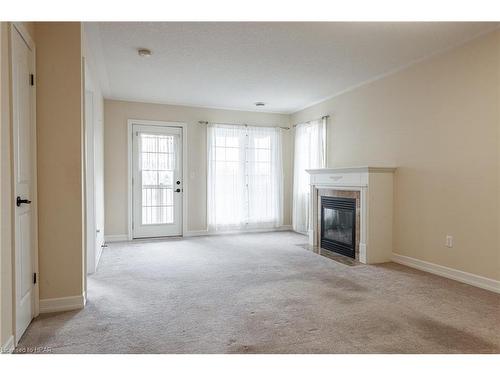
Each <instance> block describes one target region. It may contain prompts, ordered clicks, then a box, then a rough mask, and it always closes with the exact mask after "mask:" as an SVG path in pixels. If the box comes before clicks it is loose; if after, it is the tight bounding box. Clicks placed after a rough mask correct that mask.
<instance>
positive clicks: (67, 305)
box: [40, 294, 86, 314]
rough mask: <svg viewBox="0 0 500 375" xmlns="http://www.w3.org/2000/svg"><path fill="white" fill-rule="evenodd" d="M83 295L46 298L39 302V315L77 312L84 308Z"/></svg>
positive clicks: (84, 300) (84, 299)
mask: <svg viewBox="0 0 500 375" xmlns="http://www.w3.org/2000/svg"><path fill="white" fill-rule="evenodd" d="M85 303H86V298H85V294H82V295H80V296H71V297H62V298H47V299H41V300H40V313H42V314H43V313H50V312H59V311H71V310H79V309H83V308H84V307H85Z"/></svg>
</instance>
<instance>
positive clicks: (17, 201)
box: [16, 197, 31, 207]
mask: <svg viewBox="0 0 500 375" xmlns="http://www.w3.org/2000/svg"><path fill="white" fill-rule="evenodd" d="M23 203H25V204H30V203H31V201H30V200H29V199H21V197H17V198H16V206H17V207H19V206H21V205H22V204H23Z"/></svg>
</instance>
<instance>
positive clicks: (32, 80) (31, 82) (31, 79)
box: [30, 74, 35, 86]
mask: <svg viewBox="0 0 500 375" xmlns="http://www.w3.org/2000/svg"><path fill="white" fill-rule="evenodd" d="M30 85H31V86H35V76H34V75H33V74H30Z"/></svg>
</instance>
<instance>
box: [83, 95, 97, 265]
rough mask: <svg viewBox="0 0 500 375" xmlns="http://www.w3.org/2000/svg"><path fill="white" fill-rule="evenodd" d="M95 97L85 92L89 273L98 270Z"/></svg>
mask: <svg viewBox="0 0 500 375" xmlns="http://www.w3.org/2000/svg"><path fill="white" fill-rule="evenodd" d="M93 101H94V96H93V93H92V92H91V91H85V201H86V224H87V226H86V236H87V238H86V248H87V273H89V274H92V273H94V272H95V270H96V266H97V265H96V251H97V248H96V236H97V232H96V222H95V216H96V212H95V184H94V176H95V172H94V102H93Z"/></svg>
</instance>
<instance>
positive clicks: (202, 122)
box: [198, 121, 290, 130]
mask: <svg viewBox="0 0 500 375" xmlns="http://www.w3.org/2000/svg"><path fill="white" fill-rule="evenodd" d="M198 124H200V125H208V124H219V125H232V126H254V127H256V128H258V127H265V125H248V124H231V123H227V122H208V121H198ZM271 127H273V128H280V129H284V130H290V128H287V127H285V126H271Z"/></svg>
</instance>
